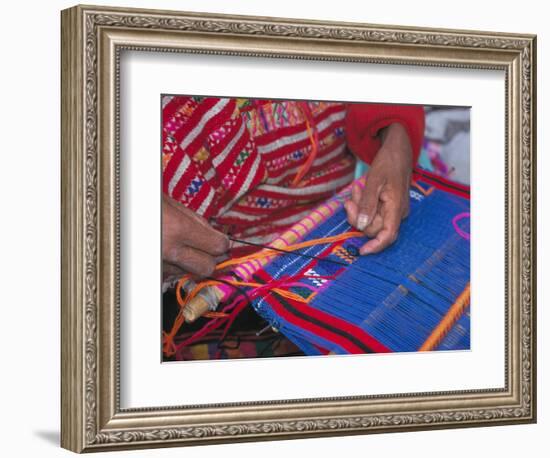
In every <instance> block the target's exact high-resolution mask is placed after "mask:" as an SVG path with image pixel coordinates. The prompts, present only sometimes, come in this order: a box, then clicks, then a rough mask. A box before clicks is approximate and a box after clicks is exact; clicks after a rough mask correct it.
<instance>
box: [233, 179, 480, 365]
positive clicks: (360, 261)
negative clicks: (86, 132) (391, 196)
mask: <svg viewBox="0 0 550 458" xmlns="http://www.w3.org/2000/svg"><path fill="white" fill-rule="evenodd" d="M421 173H422V174H421V175H420V174H419V173H417V174H416V175H415V176H416V180H417V184H416V186H414V187H412V188H411V190H410V197H411V211H410V215H409V217H408V218H407V219H405V220H404V221H403V223H402V225H401V228H400V233H399V237H398V239H397V241H396V242H395V243H394V244H393V245H392V246H390V247H389V248H387V249H386V250H384V251H383V252H381V253H379V254H373V255H368V256H359V254H358V249H359V247H360V246H361V245H362V244H363V243H365V239H364V238H351V239H348V240H345V241H341V242H337V243H331V244H320V245H315V246H312V247H309V248H307V249H306V250H303V251H301V253H303V254H306V255H308V256H314V257H316V258H320V259H311V258H306V257H301V256H296V255H291V254H278V255H277V256H274V257H273V259H271V260H270V262H268V263H267V264H265V265H264V266H263V267H262V268H257V266H256V268H255V271H254V272H253V273H252V276H251V278H252V280H253V281H255V282H257V283H260V284H269V283H272V282H275V281H281V279H285V278H288V279H293V282H294V283H295V282H296V281H297V279H299V283H300V284H299V285H297V286H290V287H289V288H288V290H289V291H290V292H292V293H295V294H298V295H299V296H301V297H302V298H303V299H305V301H306V302H305V303H304V302H303V301H298V300H293V299H292V298H289V297H282V296H281V295H279V294H276V293H273V292H272V293H268V294H263V295H261V296H260V297H258V298H256V299H254V300H253V301H252V306H253V307H254V309H255V310H256V311H257V313H259V314H260V315H261V316H262V317H263V318H264V319H266V320H267V321H268V322H269V323H270V324H271V325H272V326H273V327H274V328H276V329H278V330H279V331H280V332H281V333H283V334H284V335H285V336H286V337H288V338H289V339H290V340H291V341H293V342H294V343H295V344H296V345H297V346H298V347H299V348H301V349H302V350H303V351H304V353H306V354H308V355H319V354H327V353H336V354H343V353H370V352H397V351H399V352H403V351H417V350H419V349H421V348H423V344H424V343H425V342H426V340H427V339H428V338H430V336H431V335H432V333H433V332H434V329H436V328H438V326H441V323H442V322H444V323H445V320H446V319H447V324H446V325H445V326H444V327H445V329H443V330H442V332H441V334H440V337H437V338H436V340H435V341H434V342H435V344H434V345H433V346H432V347H430V348H429V349H467V348H469V338H470V332H469V312H468V305H469V281H470V242H469V189H468V188H467V187H464V186H460V185H456V184H453V183H451V182H446V181H444V180H442V179H441V178H439V177H437V176H434V175H431V174H427V173H425V172H421ZM345 197H346V196H345V195H342V194H340V195H339V196H337V197H336V198H335V199H333V200H330V201H328V202H327V203H326V204H325V205H326V206H327V208H330V213H331V215H330V217H328V218H326V217H324V218H320V217H319V218H316V219H313V218H312V221H314V222H311V221H307V220H306V219H304V220H303V224H304V226H307V228H308V230H307V231H304V232H307V235H306V236H305V240H309V239H319V238H324V237H329V236H332V235H335V234H341V233H343V232H347V231H350V230H352V228H351V227H350V225H349V224H348V222H347V219H346V214H345V210H344V209H343V208H342V206H341V205H340V203H341V201H342V199H343V198H345ZM337 204H338V205H337ZM317 211H319V212H320V213H322V214H323V215H326V210H324V209H323V208H321V207H320V208H319V209H317V210H316V212H317ZM311 216H313V215H311ZM319 220H321V223H320V224H319ZM297 227H298V226H294V228H297ZM294 228H293V229H292V230H296V229H294ZM328 261H334V262H328ZM340 263H345V264H346V265H345V266H343V265H341V264H340ZM243 268H244V269H247V270H252V267H247V266H246V265H245V266H242V267H240V268H237V269H235V272H236V273H237V275H239V272H240V273H241V275H244V270H243ZM460 301H461V303H460ZM457 304H458V308H457V310H459V312H458V313H456V316H455V317H454V318H450V319H449V317H448V313H449V310H450V309H453V307H454V308H456V307H457ZM424 349H425V348H424Z"/></svg>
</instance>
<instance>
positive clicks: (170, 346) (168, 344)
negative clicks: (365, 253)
mask: <svg viewBox="0 0 550 458" xmlns="http://www.w3.org/2000/svg"><path fill="white" fill-rule="evenodd" d="M363 235H364V234H363V233H362V232H356V231H354V232H344V233H343V234H339V235H333V236H331V237H322V238H319V239H313V240H307V241H305V242H300V243H296V244H294V245H289V246H287V247H285V251H289V252H293V251H296V250H299V249H301V248H307V247H310V246H314V245H320V244H322V243H334V242H339V241H342V240H347V239H350V238H353V237H362V236H363ZM276 253H280V252H278V251H276V250H269V247H265V248H264V249H263V250H261V251H259V252H258V253H254V254H251V255H248V256H242V257H240V258H235V259H229V260H227V261H224V262H222V263H220V264H218V265H217V266H216V270H221V269H224V268H226V267H229V266H232V265H235V264H242V263H243V262H246V261H251V260H253V259H261V258H265V257H268V256H274V255H275V254H276ZM280 254H282V253H280ZM190 278H191V277H190V275H188V274H186V275H183V276H182V277H181V278H180V279H179V281H178V284H177V286H176V299H177V301H178V304H179V306H180V310H179V312H178V314H177V316H176V319H175V320H174V324H173V325H172V329H171V330H170V332H165V331H163V346H162V351H163V353H164V354H165V355H166V356H172V355H174V354H175V352H176V345H175V343H174V338H175V337H176V334H177V333H178V331H179V330H180V328H181V327H182V326H183V324H184V323H185V318H184V315H183V311H184V310H185V307H186V306H187V304H189V302H191V301H192V300H193V298H195V297H196V296H197V294H199V293H200V292H201V291H202V290H203V289H204V288H206V287H208V286H213V285H220V284H221V283H222V282H219V281H216V280H206V281H203V282H201V283H199V284H198V285H197V286H196V287H195V288H194V289H193V291H191V292H190V293H189V294H187V295H186V296H185V298H184V297H182V295H181V290H182V288H183V287H184V286H185V284H186V283H187V282H188V281H189V280H190ZM228 282H229V283H231V284H232V285H234V286H248V287H252V288H259V287H261V286H264V285H262V284H261V283H254V282H242V281H237V280H228ZM270 291H272V292H274V293H276V294H279V295H280V296H282V297H284V298H286V299H292V300H295V301H301V302H307V301H306V299H304V298H303V297H302V296H300V295H298V294H295V293H293V292H291V291H287V290H284V289H281V288H272V289H271V290H270ZM203 316H204V317H206V318H224V317H226V316H228V315H227V314H226V313H222V312H212V311H210V312H206V313H205V314H204V315H203Z"/></svg>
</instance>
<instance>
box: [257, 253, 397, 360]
mask: <svg viewBox="0 0 550 458" xmlns="http://www.w3.org/2000/svg"><path fill="white" fill-rule="evenodd" d="M308 264H312V263H308ZM256 275H257V276H258V277H259V278H261V279H262V280H264V281H265V282H269V281H270V280H271V278H270V277H269V275H268V274H267V273H265V271H263V270H261V271H259V272H257V273H256ZM268 298H269V296H268V297H266V299H268ZM271 298H272V299H275V298H274V297H273V295H271ZM286 300H287V301H288V302H290V303H292V306H293V307H295V308H296V309H298V310H299V311H300V312H301V313H303V314H304V315H309V316H311V317H314V318H315V319H316V320H317V321H320V322H323V323H328V324H330V325H331V326H334V327H336V328H338V329H340V330H342V331H344V332H345V333H346V334H349V335H352V336H353V337H354V338H355V339H357V340H359V341H360V342H361V343H363V344H364V345H365V346H366V347H368V348H370V349H371V350H372V351H373V352H375V353H391V350H390V349H389V348H387V347H386V346H385V345H383V344H382V343H381V342H379V341H378V340H376V339H375V338H374V337H372V336H371V335H370V334H367V333H366V332H365V331H363V330H362V329H361V328H358V327H357V326H355V325H353V324H351V323H348V322H347V321H344V320H342V319H340V318H338V317H335V316H334V315H330V314H328V313H325V312H322V311H321V310H317V309H315V308H313V307H310V306H309V305H306V304H303V303H301V302H297V301H292V300H290V299H286ZM273 302H276V303H277V305H278V309H277V311H276V312H277V313H280V312H282V309H283V308H284V306H283V305H281V304H279V303H278V301H277V300H276V299H275V300H274V301H273ZM270 304H271V305H272V306H273V303H272V302H271V301H270ZM284 310H286V309H284ZM287 313H288V315H287V316H288V318H291V319H294V320H295V322H294V324H296V323H297V322H301V324H302V326H300V327H302V328H304V329H307V330H308V331H310V332H312V333H314V334H317V335H319V336H320V337H323V338H324V339H326V340H329V341H331V342H339V343H340V346H342V347H343V348H346V349H350V348H354V349H356V350H355V351H350V353H364V351H363V350H362V349H361V348H359V347H357V346H356V345H355V344H354V343H353V342H351V341H349V340H348V339H345V338H344V337H342V336H340V335H339V334H335V333H333V332H331V331H330V330H327V329H324V328H320V327H319V326H317V325H314V324H312V323H309V322H308V321H306V320H303V319H301V318H299V317H296V316H294V315H290V312H287ZM280 314H281V316H283V314H282V313H280ZM296 325H297V326H299V325H298V324H296ZM329 336H330V337H329ZM357 350H359V351H357Z"/></svg>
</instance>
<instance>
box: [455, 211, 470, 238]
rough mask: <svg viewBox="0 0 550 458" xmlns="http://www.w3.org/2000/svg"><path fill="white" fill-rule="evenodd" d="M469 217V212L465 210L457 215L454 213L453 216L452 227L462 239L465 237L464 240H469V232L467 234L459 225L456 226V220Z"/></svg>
mask: <svg viewBox="0 0 550 458" xmlns="http://www.w3.org/2000/svg"><path fill="white" fill-rule="evenodd" d="M469 217H470V213H468V212H465V213H459V214H458V215H456V216H455V217H454V218H453V227H454V228H455V231H456V233H457V234H458V235H460V236H461V237H462V238H463V239H466V240H470V234H468V233H467V232H464V231H463V230H462V229H460V227H458V222H459V221H460V220H461V219H464V218H469Z"/></svg>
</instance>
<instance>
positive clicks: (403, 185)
mask: <svg viewBox="0 0 550 458" xmlns="http://www.w3.org/2000/svg"><path fill="white" fill-rule="evenodd" d="M412 166H413V164H412V147H411V143H410V141H409V137H408V135H407V131H406V130H405V128H404V127H403V126H402V125H401V124H391V125H389V126H388V127H386V128H385V129H384V131H383V132H382V146H381V147H380V149H379V150H378V152H377V153H376V156H375V158H374V160H373V161H372V164H371V165H370V168H369V170H368V172H367V176H366V185H365V187H364V188H363V189H361V188H360V187H359V186H358V185H354V187H353V189H352V197H351V199H350V200H348V201H347V202H346V203H345V204H344V206H345V208H346V212H347V216H348V221H349V223H350V224H351V225H352V226H354V227H356V228H357V229H358V230H360V231H363V232H364V233H365V235H367V236H368V237H371V240H369V241H368V242H367V243H365V244H364V245H363V246H362V247H361V249H360V250H359V252H360V253H361V254H370V253H378V252H379V251H382V250H383V249H384V248H386V247H388V246H389V245H391V244H392V243H393V242H394V241H395V240H396V239H397V235H398V233H399V226H400V225H401V220H402V219H403V218H405V217H406V216H407V215H408V213H409V185H410V181H411V173H412Z"/></svg>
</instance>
